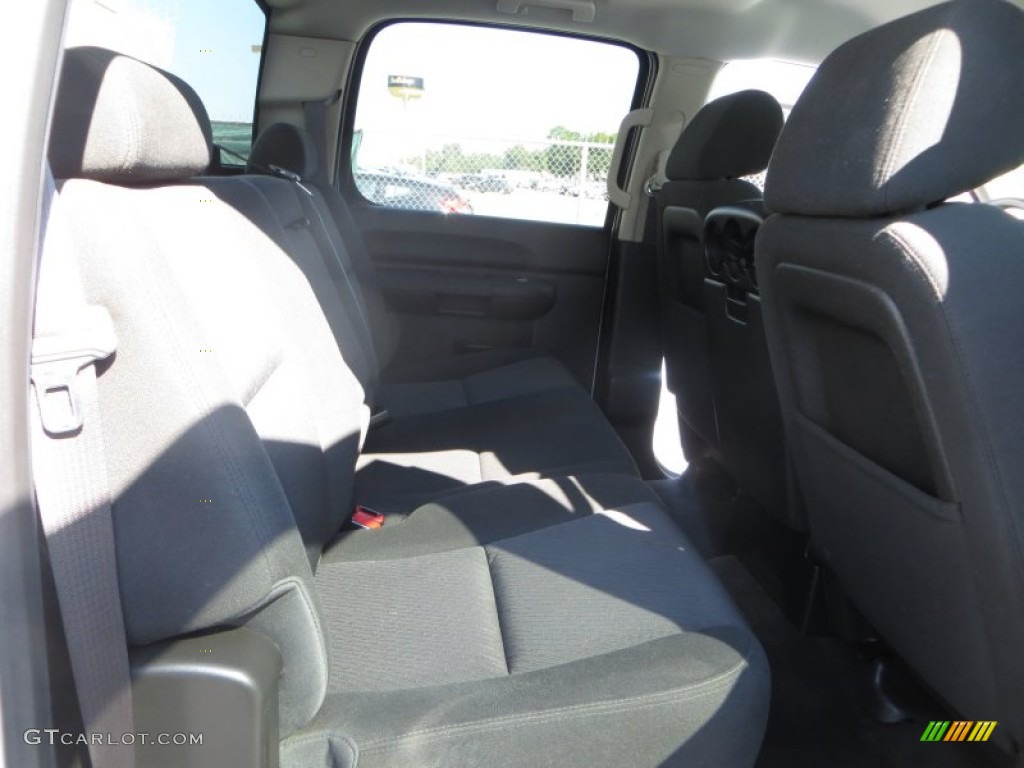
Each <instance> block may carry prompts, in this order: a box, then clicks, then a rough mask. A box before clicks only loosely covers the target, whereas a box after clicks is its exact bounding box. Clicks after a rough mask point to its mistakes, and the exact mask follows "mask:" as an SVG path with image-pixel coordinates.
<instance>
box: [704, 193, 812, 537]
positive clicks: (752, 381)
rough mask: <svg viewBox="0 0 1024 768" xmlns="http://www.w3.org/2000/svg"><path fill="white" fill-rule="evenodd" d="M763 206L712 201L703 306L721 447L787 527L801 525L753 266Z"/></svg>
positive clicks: (740, 480) (746, 485) (744, 484)
mask: <svg viewBox="0 0 1024 768" xmlns="http://www.w3.org/2000/svg"><path fill="white" fill-rule="evenodd" d="M765 214H766V212H765V209H764V203H763V202H762V201H759V200H757V201H747V202H742V203H737V204H735V205H730V206H723V207H720V208H715V209H714V210H712V211H711V212H710V213H709V214H708V216H707V218H706V219H705V220H704V237H703V241H704V246H705V255H706V257H707V259H706V269H707V277H705V279H704V286H703V287H704V308H705V316H706V318H707V334H708V352H709V363H710V369H711V382H712V386H713V387H714V392H715V418H716V420H717V425H718V436H719V454H720V455H721V457H722V463H723V464H724V465H725V466H726V467H728V469H729V471H730V473H731V474H732V475H733V477H734V478H735V480H736V484H737V485H738V486H739V487H740V488H742V489H743V490H744V491H745V492H747V493H748V494H749V495H750V496H751V497H753V498H754V499H756V500H757V501H758V502H760V504H761V506H762V507H763V508H764V509H766V510H768V511H770V512H771V513H772V514H773V515H775V517H776V518H777V519H779V520H780V521H782V522H783V523H785V524H786V525H788V526H789V527H790V528H793V529H796V530H803V529H804V528H805V525H804V521H803V515H802V510H801V506H800V501H799V493H798V492H797V491H796V487H795V486H796V482H795V477H794V475H793V471H792V468H791V465H790V462H789V452H788V450H787V447H786V443H785V439H784V433H783V427H782V412H781V409H780V407H779V397H778V392H777V390H776V388H775V377H774V374H773V372H772V366H771V359H770V358H769V355H768V342H767V339H766V338H765V334H764V316H763V312H762V309H761V298H760V290H759V288H758V285H757V275H756V271H755V268H754V242H755V239H756V237H757V233H758V231H759V229H760V226H761V223H762V222H763V221H764V217H765Z"/></svg>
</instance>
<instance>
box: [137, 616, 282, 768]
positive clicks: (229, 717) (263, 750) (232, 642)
mask: <svg viewBox="0 0 1024 768" xmlns="http://www.w3.org/2000/svg"><path fill="white" fill-rule="evenodd" d="M131 663H132V697H133V705H134V711H135V731H136V732H138V733H148V734H150V736H151V737H152V738H153V739H154V740H155V739H156V738H157V737H158V735H159V734H179V733H181V734H201V735H202V743H201V744H174V743H169V744H164V745H161V744H157V743H150V744H139V743H137V744H136V746H135V749H136V762H137V763H138V765H140V766H147V768H200V767H201V768H222V767H223V766H227V765H244V766H251V768H277V765H278V678H279V676H280V674H281V656H280V653H279V652H278V650H277V648H276V647H275V646H274V645H273V643H271V642H270V641H269V640H268V639H266V638H265V637H264V636H263V635H260V634H257V633H255V632H251V631H249V630H244V629H235V630H228V631H225V632H219V633H217V634H211V635H204V636H202V637H191V638H186V639H182V640H175V641H171V642H167V643H161V644H159V645H153V646H146V647H144V648H139V649H135V650H133V651H132V654H131Z"/></svg>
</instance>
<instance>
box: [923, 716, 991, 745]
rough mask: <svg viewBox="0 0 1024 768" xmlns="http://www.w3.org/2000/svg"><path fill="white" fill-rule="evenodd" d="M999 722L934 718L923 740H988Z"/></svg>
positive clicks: (925, 731)
mask: <svg viewBox="0 0 1024 768" xmlns="http://www.w3.org/2000/svg"><path fill="white" fill-rule="evenodd" d="M997 724H998V722H997V721H996V720H954V721H952V722H950V721H949V720H932V721H931V722H930V723H928V727H927V728H925V729H924V733H922V734H921V741H988V738H989V736H991V735H992V731H994V730H995V729H996V725H997Z"/></svg>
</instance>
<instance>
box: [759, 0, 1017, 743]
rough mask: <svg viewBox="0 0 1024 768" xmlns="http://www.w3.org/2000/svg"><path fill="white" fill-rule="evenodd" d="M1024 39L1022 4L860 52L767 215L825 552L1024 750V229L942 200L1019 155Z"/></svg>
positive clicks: (783, 393) (778, 355) (949, 696)
mask: <svg viewBox="0 0 1024 768" xmlns="http://www.w3.org/2000/svg"><path fill="white" fill-rule="evenodd" d="M1022 40H1024V12H1022V11H1021V10H1020V9H1018V8H1015V7H1013V6H1012V5H1010V4H1007V3H1003V2H998V1H995V0H979V1H978V2H956V3H952V4H946V5H942V6H937V7H935V8H932V9H929V10H926V11H924V12H922V13H919V14H915V15H912V16H909V17H907V18H905V19H901V20H898V21H895V22H893V23H892V24H890V25H886V26H885V27H881V28H879V29H877V30H874V31H872V32H869V33H867V34H866V35H864V36H862V37H860V38H857V39H855V40H854V41H852V42H851V43H849V44H847V45H845V46H843V47H842V48H840V49H839V51H838V52H837V53H836V54H835V55H833V56H832V57H830V58H829V59H827V60H826V61H825V63H824V64H823V65H822V67H821V69H819V71H818V75H817V78H816V81H815V83H812V86H811V88H810V90H809V91H808V92H807V93H806V94H805V97H806V98H805V99H801V102H800V103H799V104H797V107H796V109H795V110H794V112H793V116H792V118H791V123H790V125H793V126H795V127H796V129H797V130H795V131H794V133H792V134H790V135H788V136H787V133H788V132H789V130H790V128H789V126H787V128H786V130H785V131H784V135H783V139H782V142H784V143H785V147H784V148H783V147H782V146H781V144H780V149H779V150H778V151H777V152H776V155H775V158H774V159H773V161H772V164H773V167H772V170H771V172H770V173H769V177H768V194H769V200H768V202H769V203H770V204H772V205H773V206H774V207H775V208H776V209H777V210H785V211H792V213H784V214H777V215H774V216H771V217H769V218H768V219H767V221H766V222H765V223H764V225H763V226H762V228H761V231H760V234H759V236H758V239H757V246H756V248H757V258H756V263H757V271H758V276H759V283H760V285H761V293H762V299H763V302H764V310H765V313H764V317H765V327H766V331H767V334H768V340H769V346H770V351H771V356H772V363H773V367H774V369H775V372H776V376H777V378H778V383H779V395H780V398H781V401H782V406H783V413H784V417H785V420H786V429H787V433H788V436H789V439H790V442H791V448H792V454H793V457H794V459H795V463H796V468H797V471H798V475H799V479H800V486H801V489H802V491H803V493H804V497H805V501H806V505H807V514H808V522H809V527H810V533H811V544H812V548H813V550H814V551H815V553H816V554H817V556H818V557H819V558H820V559H821V560H822V562H823V563H824V564H826V565H827V566H828V567H829V568H831V569H832V570H833V571H834V572H835V573H836V574H837V576H838V579H839V581H840V583H841V584H842V586H843V587H844V589H845V590H846V592H847V593H848V594H849V596H850V597H851V599H852V600H853V602H854V603H855V604H856V606H857V607H858V609H859V610H860V611H861V612H862V613H863V615H864V616H865V617H866V618H867V620H868V621H869V622H870V623H871V624H872V625H873V626H874V627H875V629H876V630H877V631H878V633H879V635H880V636H881V637H882V638H883V639H884V640H886V641H887V642H888V643H889V644H890V645H891V646H892V647H893V648H894V649H895V650H896V651H897V652H898V653H899V654H901V655H902V656H903V658H904V659H905V660H906V661H907V662H908V663H909V664H910V665H911V666H912V667H913V668H915V669H916V670H917V672H918V673H919V674H920V675H921V676H922V677H923V678H924V679H925V680H926V681H927V682H928V684H929V685H930V686H931V688H932V689H934V690H936V691H937V692H938V693H939V694H941V696H942V697H943V698H944V699H945V700H946V701H947V702H948V703H949V704H951V705H952V707H953V708H954V709H955V711H957V712H958V713H959V714H961V715H963V716H965V717H973V715H972V714H970V713H973V712H981V711H984V712H987V713H989V714H988V715H986V717H992V718H993V719H998V721H999V723H1000V725H999V728H1000V729H1002V732H1001V733H996V734H994V738H995V739H996V740H998V741H1000V742H1001V743H1002V745H1003V746H1004V747H1006V748H1008V749H1011V750H1013V751H1019V749H1020V745H1021V744H1022V743H1024V666H1022V663H1021V658H1020V654H1019V649H1020V647H1021V646H1022V644H1024V588H1022V587H1024V581H1022V574H1024V536H1022V531H1024V517H1022V510H1024V480H1022V477H1024V476H1022V474H1021V472H1020V467H1021V458H1022V442H1021V438H1020V435H1021V428H1022V425H1024V406H1022V404H1021V399H1020V398H1019V397H1018V396H1017V395H1016V392H1017V391H1018V390H1019V388H1020V383H1021V382H1022V381H1024V359H1022V357H1021V355H1019V354H1018V351H1019V350H1020V349H1021V348H1022V345H1024V323H1022V322H1020V317H1019V315H1020V297H1019V290H1018V286H1019V285H1020V284H1021V281H1024V261H1022V260H1021V258H1020V256H1021V252H1022V247H1024V224H1022V223H1021V222H1020V221H1019V220H1017V219H1015V218H1013V217H1012V216H1011V215H1009V214H1007V213H1006V212H1004V211H1001V210H999V209H996V208H995V207H992V206H987V205H982V204H978V205H971V204H950V203H942V204H938V205H929V206H927V207H924V204H926V203H930V202H932V201H935V200H941V199H943V198H945V197H946V196H947V195H949V194H952V193H954V192H957V191H959V190H961V189H964V188H966V187H968V186H974V185H975V184H978V183H981V182H984V181H985V180H986V177H987V174H992V173H998V172H999V171H1000V170H1001V169H1002V168H1003V167H1004V166H1005V165H1006V164H1007V163H1012V164H1016V163H1017V162H1019V160H1020V157H1021V152H1022V150H1024V131H1022V130H1021V126H1022V125H1024V123H1022V121H1024V102H1021V100H1020V98H1019V95H1020V93H1021V92H1022V88H1021V82H1022V81H1021V77H1022V70H1021V67H1020V66H1018V65H1013V66H1010V65H1008V62H1019V60H1020V43H1021V41H1022ZM833 89H836V90H835V91H834V97H826V96H825V92H826V91H828V92H833ZM837 101H838V102H842V103H837ZM846 105H849V106H850V110H847V109H846V108H845V107H846ZM989 120H992V121H994V122H993V123H991V124H990V123H989ZM906 209H919V210H909V211H908V210H906ZM893 211H896V212H900V211H905V212H900V213H895V214H892V215H880V214H885V213H891V212H893ZM829 213H834V214H836V215H835V216H828V215H827V214H829ZM797 214H799V215H797ZM951 658H955V659H956V663H955V664H949V661H948V660H949V659H951Z"/></svg>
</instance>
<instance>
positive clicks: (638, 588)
mask: <svg viewBox="0 0 1024 768" xmlns="http://www.w3.org/2000/svg"><path fill="white" fill-rule="evenodd" d="M664 522H665V524H666V525H668V521H667V520H666V521H664ZM317 584H318V586H319V587H320V592H321V594H322V595H324V608H325V612H326V616H327V618H326V622H327V629H328V634H329V635H330V636H331V638H332V641H333V642H334V650H333V654H332V658H331V677H330V685H329V693H328V696H327V698H326V701H325V703H324V706H323V708H322V709H321V711H320V713H319V715H318V716H317V717H316V718H315V719H314V721H313V723H311V725H310V726H309V728H307V729H305V730H304V731H302V732H301V733H300V734H297V735H296V736H294V737H292V739H290V740H289V741H287V742H286V743H285V745H284V753H283V764H284V765H285V766H288V765H290V764H292V763H291V762H290V761H291V759H292V758H293V756H294V758H295V759H296V762H295V763H294V764H296V765H297V764H299V761H298V758H299V757H300V756H301V758H302V759H303V760H308V759H309V755H310V753H311V752H312V753H315V752H316V751H317V750H322V749H325V748H326V746H325V745H326V744H328V743H329V742H328V741H327V736H328V735H329V734H330V735H333V736H334V738H335V739H339V738H345V739H347V740H348V741H349V743H350V744H351V745H353V746H354V747H355V749H357V750H358V753H359V766H360V768H367V767H368V766H369V767H374V766H382V767H383V766H394V765H417V766H424V765H455V764H458V765H481V766H482V765H487V766H513V765H514V766H523V765H530V766H543V765H548V766H561V765H588V766H615V767H616V768H620V767H621V766H633V765H707V766H716V768H723V767H725V766H735V765H750V764H752V762H753V760H754V758H755V756H756V754H757V751H758V748H759V745H760V741H761V736H762V731H763V727H764V722H765V718H766V715H767V704H766V702H767V695H768V689H769V673H768V666H767V662H766V660H765V657H764V655H763V652H762V651H761V649H760V646H759V645H758V643H757V641H756V640H755V639H754V637H753V635H752V633H751V632H750V630H749V629H748V628H747V627H746V626H745V624H744V622H743V620H742V619H741V618H740V617H739V615H738V613H737V612H736V610H735V608H734V607H733V605H732V603H731V602H730V600H729V598H728V597H727V596H726V595H725V593H724V591H723V590H722V589H721V587H720V586H719V585H718V584H717V583H716V581H715V579H714V577H713V576H712V575H711V573H710V572H709V570H708V568H707V566H706V565H705V564H704V562H703V561H702V560H701V558H700V557H699V556H698V555H697V554H696V552H695V551H694V549H693V547H692V546H690V544H689V542H688V541H687V540H686V539H685V538H684V537H682V535H680V534H678V533H677V534H675V535H674V536H668V537H665V536H664V535H663V534H655V533H653V532H651V531H649V530H647V529H646V526H643V525H637V524H634V525H631V526H626V525H621V524H619V523H618V522H616V521H614V520H611V519H609V518H606V517H602V516H591V517H588V518H585V519H580V520H575V521H572V522H568V523H565V524H563V525H558V526H554V527H551V528H548V529H545V530H542V531H537V532H533V533H528V534H524V535H522V536H517V537H513V538H510V539H505V540H502V541H497V542H494V543H492V544H489V545H487V546H484V547H470V548H465V549H459V550H454V551H451V552H445V553H439V554H433V555H425V556H419V557H410V558H402V559H397V560H376V561H363V562H351V563H331V564H326V565H322V566H321V568H320V570H319V573H318V575H317ZM355 585H358V587H357V586H355ZM641 733H642V734H643V738H642V739H641V738H637V736H638V735H639V734H641ZM306 764H308V763H306Z"/></svg>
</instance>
